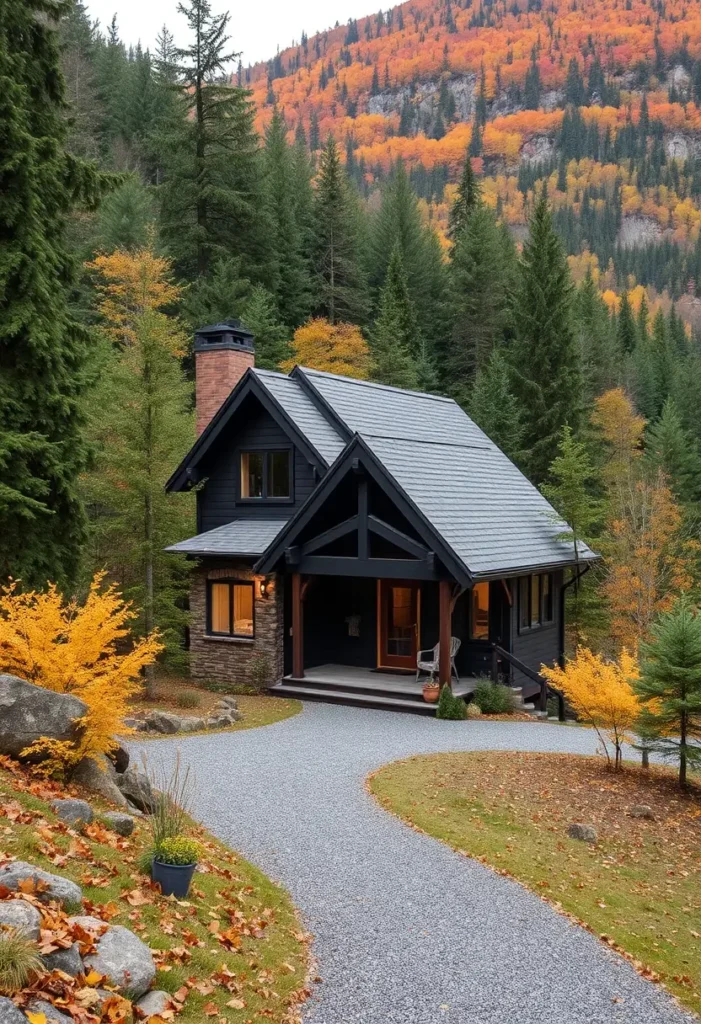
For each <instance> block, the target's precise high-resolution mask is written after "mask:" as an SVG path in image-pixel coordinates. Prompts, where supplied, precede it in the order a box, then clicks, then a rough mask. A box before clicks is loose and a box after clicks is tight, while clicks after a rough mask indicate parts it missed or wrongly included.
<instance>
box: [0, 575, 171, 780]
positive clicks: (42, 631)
mask: <svg viewBox="0 0 701 1024" xmlns="http://www.w3.org/2000/svg"><path fill="white" fill-rule="evenodd" d="M104 575H105V574H104V573H97V574H96V576H95V578H94V579H93V581H92V583H91V585H90V590H89V592H88V596H87V598H86V600H85V602H84V603H83V604H82V605H81V604H79V603H78V601H77V600H76V599H75V598H73V599H71V600H68V601H66V600H65V599H64V597H63V596H62V595H61V594H60V593H59V591H58V590H57V588H56V586H55V585H54V584H51V585H50V586H49V588H48V589H47V591H46V592H45V593H38V592H36V591H30V592H28V593H22V592H21V591H20V590H19V589H18V586H17V583H15V582H11V583H10V584H8V585H7V586H5V587H3V588H2V590H0V671H3V672H9V673H11V674H13V675H17V676H20V677H21V678H22V679H26V680H28V682H30V683H36V684H37V685H38V686H43V687H45V688H46V689H47V690H54V691H56V692H57V693H71V694H73V695H74V696H76V697H79V698H80V700H82V701H84V702H85V704H86V705H87V707H88V710H87V713H86V715H85V716H84V718H83V719H82V720H81V725H82V728H81V733H80V739H79V740H78V741H77V742H76V743H75V744H72V743H65V742H62V741H57V740H50V739H42V740H39V741H38V743H36V744H34V745H33V746H32V747H31V748H28V750H27V751H25V753H30V752H31V753H42V754H43V755H44V756H45V757H47V758H48V760H47V761H45V762H44V768H45V769H46V770H47V771H54V770H56V769H57V768H64V769H65V768H70V767H71V766H72V765H74V764H77V762H78V761H79V760H80V759H81V758H83V757H96V758H97V757H98V756H99V755H100V754H108V753H109V752H110V751H111V750H113V749H114V748H115V747H116V746H117V745H118V744H117V741H116V740H115V738H114V737H115V735H116V734H118V733H122V734H124V733H128V732H129V730H128V729H127V728H126V727H125V725H124V718H125V716H126V715H127V713H128V711H129V700H130V698H131V697H133V696H134V694H135V693H136V692H137V691H138V690H139V688H140V682H139V675H140V673H141V671H142V669H143V668H144V667H145V666H146V665H150V664H152V662H153V661H155V659H156V657H157V655H158V654H159V652H160V651H161V650H162V648H163V645H162V644H161V643H160V641H159V638H158V634H157V633H155V632H154V633H152V634H151V635H150V636H148V637H145V638H144V639H141V640H139V641H137V642H136V643H135V644H133V646H131V648H130V649H128V645H127V642H126V641H127V637H128V636H129V622H130V621H131V620H132V619H134V618H135V617H136V613H135V612H134V611H133V610H132V608H131V605H129V604H128V603H126V602H125V601H124V600H123V598H122V596H121V594H120V593H119V592H118V591H117V590H116V588H115V587H114V585H111V586H107V587H104V586H103V582H104Z"/></svg>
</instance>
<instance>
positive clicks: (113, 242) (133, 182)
mask: <svg viewBox="0 0 701 1024" xmlns="http://www.w3.org/2000/svg"><path fill="white" fill-rule="evenodd" d="M154 219H155V215H154V209H153V202H152V200H151V196H150V194H149V191H148V189H147V188H146V187H145V186H144V185H143V184H142V183H141V181H140V179H139V178H137V177H136V176H135V175H131V176H130V177H129V178H127V180H126V181H125V182H124V184H123V185H120V186H119V188H116V189H115V190H114V191H113V192H112V193H111V195H109V196H107V198H106V199H105V201H104V202H103V203H102V206H101V207H100V211H99V215H98V225H97V243H98V247H99V248H100V249H103V250H104V251H105V252H113V251H114V250H115V249H127V250H130V249H142V248H144V246H146V244H147V242H148V238H149V233H150V232H151V231H152V230H153V229H154Z"/></svg>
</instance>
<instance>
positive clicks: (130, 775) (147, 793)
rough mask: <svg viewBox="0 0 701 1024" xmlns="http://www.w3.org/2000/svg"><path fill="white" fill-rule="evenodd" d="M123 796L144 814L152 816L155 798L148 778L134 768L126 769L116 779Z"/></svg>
mask: <svg viewBox="0 0 701 1024" xmlns="http://www.w3.org/2000/svg"><path fill="white" fill-rule="evenodd" d="M116 782H117V785H118V786H119V788H120V790H121V792H122V794H123V796H124V797H125V799H126V800H128V801H130V803H132V804H134V805H135V806H136V807H138V808H139V810H140V811H143V812H144V813H145V814H153V810H154V808H155V806H156V798H155V796H154V794H153V789H152V788H151V783H150V782H149V780H148V778H147V777H146V776H145V775H144V774H143V772H139V771H137V770H136V768H127V770H126V771H125V772H124V774H123V775H118V776H117V779H116Z"/></svg>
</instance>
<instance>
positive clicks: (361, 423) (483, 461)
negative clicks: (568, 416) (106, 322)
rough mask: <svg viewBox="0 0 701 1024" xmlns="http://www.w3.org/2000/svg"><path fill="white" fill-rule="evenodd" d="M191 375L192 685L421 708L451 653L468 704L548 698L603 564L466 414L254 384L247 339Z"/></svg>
mask: <svg viewBox="0 0 701 1024" xmlns="http://www.w3.org/2000/svg"><path fill="white" fill-rule="evenodd" d="M195 362H196V380H197V383H196V401H197V425H198V434H199V436H198V439H197V441H196V443H195V445H194V446H193V448H192V450H191V451H190V452H189V453H188V455H187V456H186V458H185V459H184V460H183V462H182V464H181V465H180V466H179V467H178V468H177V470H176V471H175V473H174V474H173V476H172V477H171V479H170V481H169V482H168V485H167V486H168V490H170V491H183V490H187V489H189V488H192V487H195V488H196V489H197V528H198V533H197V536H195V537H192V538H190V539H189V540H185V541H183V542H181V543H179V544H175V545H173V546H172V547H171V548H169V550H170V551H173V552H179V553H181V554H184V555H186V556H187V557H189V558H192V559H196V560H197V563H198V565H197V568H196V570H195V572H194V582H193V586H192V595H191V612H192V623H191V664H192V672H193V675H194V676H195V678H204V679H217V680H222V681H224V680H225V681H229V682H236V683H256V682H257V683H258V685H260V683H261V681H269V682H270V683H272V684H275V692H278V693H287V694H293V693H294V694H297V695H299V696H302V697H310V698H314V697H317V698H320V699H323V698H326V699H329V698H334V697H335V698H337V699H341V698H342V699H344V700H347V701H348V702H361V703H374V704H376V705H378V706H390V707H392V706H394V707H403V706H411V707H414V708H416V706H417V704H416V702H417V700H419V699H420V689H421V684H420V683H417V676H416V671H417V656H418V654H419V652H420V651H421V650H422V649H423V650H424V654H423V655H422V659H423V660H428V661H431V659H432V654H431V651H430V649H432V648H434V646H435V645H436V644H438V643H440V646H439V652H438V656H437V661H436V670H437V675H438V677H439V679H440V681H441V682H451V683H452V685H453V689H454V691H455V692H457V693H459V694H461V695H467V694H469V692H470V691H471V690H472V688H473V686H474V682H475V679H476V678H477V677H478V676H480V675H486V674H494V673H495V672H499V673H500V674H501V675H502V676H504V677H508V678H509V679H510V680H511V681H512V682H514V683H518V684H519V685H523V687H524V693H525V694H526V695H529V694H535V693H536V692H537V693H539V694H541V681H540V679H539V677H538V674H537V673H538V670H539V668H540V666H541V664H543V663H553V662H555V661H557V660H558V658H561V656H562V652H563V645H564V594H565V588H566V587H568V586H569V585H570V583H571V582H572V581H573V580H574V579H575V578H577V577H578V576H579V575H581V574H582V573H583V572H584V571H586V569H587V567H588V565H589V563H590V562H591V560H592V559H594V558H595V557H596V556H595V555H594V554H593V553H592V552H591V551H590V550H589V549H588V548H586V547H585V546H582V545H580V546H579V550H578V552H577V557H576V558H575V552H574V550H573V545H572V543H571V542H569V541H567V540H563V538H562V535H563V530H564V529H565V526H564V524H563V523H562V521H561V520H559V519H558V517H557V515H556V514H555V513H554V512H553V509H552V507H551V506H550V505H549V504H548V502H547V501H546V500H545V499H544V498H543V496H542V495H541V494H540V492H539V491H538V490H537V489H536V488H535V487H534V486H533V485H532V484H531V483H530V482H529V481H528V480H527V479H526V477H525V476H524V475H523V474H522V473H521V472H520V471H519V470H518V469H517V468H516V467H515V466H514V465H513V463H512V462H510V461H509V459H508V458H507V457H506V456H505V455H504V454H503V453H502V452H501V451H500V449H499V448H498V447H497V446H496V445H495V444H494V443H493V442H492V441H490V440H489V438H488V437H487V436H486V435H485V434H484V433H483V432H482V431H481V430H480V429H479V428H478V427H477V426H476V424H475V423H473V422H472V420H470V418H469V417H468V416H467V415H466V414H465V413H464V412H463V411H462V409H461V408H460V407H459V406H458V405H457V404H456V403H455V402H454V401H452V400H451V399H448V398H443V397H439V396H436V395H427V394H421V393H418V392H414V391H404V390H400V389H398V388H392V387H387V386H385V385H382V384H373V383H369V382H368V381H360V380H353V379H350V378H347V377H338V376H334V375H333V374H329V373H322V372H320V371H318V370H309V369H305V368H304V367H299V366H297V367H295V368H294V370H292V372H291V373H290V374H289V375H287V374H283V373H273V372H271V371H268V370H260V369H256V367H255V354H254V339H253V337H252V335H251V334H250V333H248V332H247V331H246V330H245V329H243V328H242V327H241V325H240V324H239V323H238V322H237V321H227V322H225V323H221V324H215V325H213V326H211V327H206V328H203V329H202V330H200V331H199V332H198V333H197V335H196V338H195ZM456 648H457V652H456ZM427 649H428V653H426V651H427ZM451 650H452V652H453V653H455V652H456V653H455V657H454V659H451ZM542 697H543V699H544V698H545V691H544V690H542Z"/></svg>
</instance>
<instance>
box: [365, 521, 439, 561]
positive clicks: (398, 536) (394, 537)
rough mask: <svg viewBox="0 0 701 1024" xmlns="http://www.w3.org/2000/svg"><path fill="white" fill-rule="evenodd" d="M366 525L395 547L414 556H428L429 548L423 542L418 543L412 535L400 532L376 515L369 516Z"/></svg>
mask: <svg viewBox="0 0 701 1024" xmlns="http://www.w3.org/2000/svg"><path fill="white" fill-rule="evenodd" d="M368 526H369V527H370V530H371V532H372V533H376V534H377V536H378V537H382V539H383V540H387V541H389V542H390V544H394V546H395V547H398V548H401V549H402V551H406V552H407V554H410V555H413V556H414V557H415V558H428V555H429V550H428V548H427V547H426V546H425V545H424V544H420V543H419V542H418V541H417V540H414V539H413V537H408V536H407V535H406V533H402V531H401V530H397V529H396V527H394V526H390V525H389V523H385V522H383V521H382V520H381V519H378V518H377V516H369V518H368Z"/></svg>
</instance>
